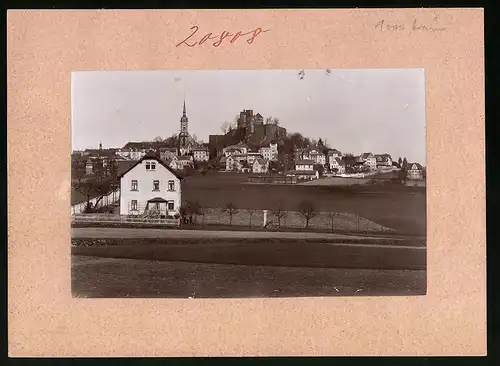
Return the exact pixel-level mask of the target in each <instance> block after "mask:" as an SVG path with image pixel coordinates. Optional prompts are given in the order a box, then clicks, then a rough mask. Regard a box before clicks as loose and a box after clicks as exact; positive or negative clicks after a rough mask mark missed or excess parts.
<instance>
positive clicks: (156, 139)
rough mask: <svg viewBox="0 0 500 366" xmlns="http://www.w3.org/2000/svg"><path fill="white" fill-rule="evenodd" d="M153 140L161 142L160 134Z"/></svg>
mask: <svg viewBox="0 0 500 366" xmlns="http://www.w3.org/2000/svg"><path fill="white" fill-rule="evenodd" d="M153 142H163V138H162V137H161V136H156V137H155V138H154V139H153Z"/></svg>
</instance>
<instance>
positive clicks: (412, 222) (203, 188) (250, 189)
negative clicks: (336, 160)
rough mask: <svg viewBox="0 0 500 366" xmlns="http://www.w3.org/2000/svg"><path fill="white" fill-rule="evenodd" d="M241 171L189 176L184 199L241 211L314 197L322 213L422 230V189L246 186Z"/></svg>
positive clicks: (404, 230) (294, 207)
mask: <svg viewBox="0 0 500 366" xmlns="http://www.w3.org/2000/svg"><path fill="white" fill-rule="evenodd" d="M246 181H247V178H246V176H245V175H243V174H235V173H213V174H207V175H206V176H201V175H193V176H189V177H186V178H185V179H184V181H183V188H182V189H183V192H182V198H183V200H184V201H187V200H196V201H198V202H199V203H200V205H201V206H202V207H208V208H220V207H225V206H226V205H227V204H228V203H233V204H234V205H235V206H236V207H237V208H241V209H243V208H244V209H259V210H262V209H273V207H275V206H276V204H278V203H280V204H282V205H283V208H284V209H288V210H293V211H295V210H297V207H298V205H299V203H300V202H301V201H302V200H309V201H313V202H315V203H316V205H317V209H318V210H320V211H326V212H330V211H331V212H338V213H351V214H359V215H360V216H361V217H363V218H365V219H367V220H370V221H372V222H375V223H377V224H380V225H383V226H385V227H388V228H392V229H395V230H397V231H398V232H401V233H408V234H416V235H425V234H426V189H425V187H407V186H403V185H359V186H353V185H350V186H328V185H325V186H307V185H264V184H261V185H250V184H242V183H245V182H246Z"/></svg>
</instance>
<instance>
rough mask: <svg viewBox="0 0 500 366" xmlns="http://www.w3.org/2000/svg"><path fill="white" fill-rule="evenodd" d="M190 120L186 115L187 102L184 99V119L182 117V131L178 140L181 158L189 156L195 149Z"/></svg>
mask: <svg viewBox="0 0 500 366" xmlns="http://www.w3.org/2000/svg"><path fill="white" fill-rule="evenodd" d="M188 122H189V120H188V118H187V115H186V100H185V99H184V107H183V109H182V117H181V129H180V132H179V138H178V146H177V150H178V151H179V155H180V156H184V155H188V154H190V153H191V150H192V148H193V141H191V137H190V136H189V132H188Z"/></svg>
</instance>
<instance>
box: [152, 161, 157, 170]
mask: <svg viewBox="0 0 500 366" xmlns="http://www.w3.org/2000/svg"><path fill="white" fill-rule="evenodd" d="M155 169H156V163H153V162H151V170H155Z"/></svg>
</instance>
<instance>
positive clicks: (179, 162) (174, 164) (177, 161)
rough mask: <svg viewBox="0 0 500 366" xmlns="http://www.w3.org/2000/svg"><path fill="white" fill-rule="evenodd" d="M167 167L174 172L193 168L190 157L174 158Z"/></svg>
mask: <svg viewBox="0 0 500 366" xmlns="http://www.w3.org/2000/svg"><path fill="white" fill-rule="evenodd" d="M169 166H170V168H171V169H174V170H182V169H184V168H185V167H187V166H193V157H192V156H191V155H183V156H174V157H173V158H172V160H171V161H170V164H169Z"/></svg>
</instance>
